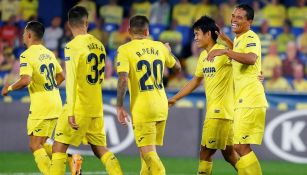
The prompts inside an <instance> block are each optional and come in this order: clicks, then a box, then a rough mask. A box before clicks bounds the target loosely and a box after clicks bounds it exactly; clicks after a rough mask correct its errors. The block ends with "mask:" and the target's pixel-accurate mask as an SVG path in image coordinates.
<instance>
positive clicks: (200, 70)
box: [194, 56, 204, 77]
mask: <svg viewBox="0 0 307 175" xmlns="http://www.w3.org/2000/svg"><path fill="white" fill-rule="evenodd" d="M194 75H195V76H196V77H203V76H204V74H203V60H202V58H201V56H199V58H198V61H197V66H196V70H195V74H194Z"/></svg>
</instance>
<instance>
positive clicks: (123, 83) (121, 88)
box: [116, 72, 128, 125]
mask: <svg viewBox="0 0 307 175" xmlns="http://www.w3.org/2000/svg"><path fill="white" fill-rule="evenodd" d="M127 88H128V73H126V72H119V73H118V83H117V101H116V109H117V119H118V121H119V122H120V123H121V124H122V125H127V123H126V120H127V119H128V113H127V112H126V110H125V108H124V100H125V96H126V93H127Z"/></svg>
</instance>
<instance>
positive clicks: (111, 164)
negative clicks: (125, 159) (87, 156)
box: [100, 152, 123, 175]
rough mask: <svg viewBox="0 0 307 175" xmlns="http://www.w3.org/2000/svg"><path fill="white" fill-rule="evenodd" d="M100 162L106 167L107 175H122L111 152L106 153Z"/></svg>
mask: <svg viewBox="0 0 307 175" xmlns="http://www.w3.org/2000/svg"><path fill="white" fill-rule="evenodd" d="M100 160H101V162H102V163H103V164H104V166H105V167H106V170H107V172H108V174H109V175H122V174H123V171H122V169H121V167H120V165H119V162H118V160H117V158H116V157H115V156H114V154H113V153H111V152H106V153H105V154H104V155H103V156H102V157H101V158H100Z"/></svg>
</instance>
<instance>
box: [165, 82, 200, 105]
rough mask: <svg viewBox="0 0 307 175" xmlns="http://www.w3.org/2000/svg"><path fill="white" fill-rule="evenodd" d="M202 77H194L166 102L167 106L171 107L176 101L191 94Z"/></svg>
mask: <svg viewBox="0 0 307 175" xmlns="http://www.w3.org/2000/svg"><path fill="white" fill-rule="evenodd" d="M202 79H203V78H202V77H196V76H194V77H193V79H192V80H191V81H189V82H188V83H187V84H186V85H185V86H184V87H183V88H182V89H181V90H180V91H179V92H178V93H177V94H176V95H175V96H173V97H172V98H171V99H169V100H168V105H169V106H173V105H174V104H175V103H176V102H177V101H178V100H180V99H181V98H183V97H185V96H187V95H188V94H190V93H191V92H193V91H194V90H195V89H196V88H197V87H198V86H199V84H200V83H201V81H202Z"/></svg>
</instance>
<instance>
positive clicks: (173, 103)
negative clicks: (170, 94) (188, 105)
mask: <svg viewBox="0 0 307 175" xmlns="http://www.w3.org/2000/svg"><path fill="white" fill-rule="evenodd" d="M175 103H176V100H175V99H172V98H171V99H169V100H168V107H172V106H174V105H175Z"/></svg>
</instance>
